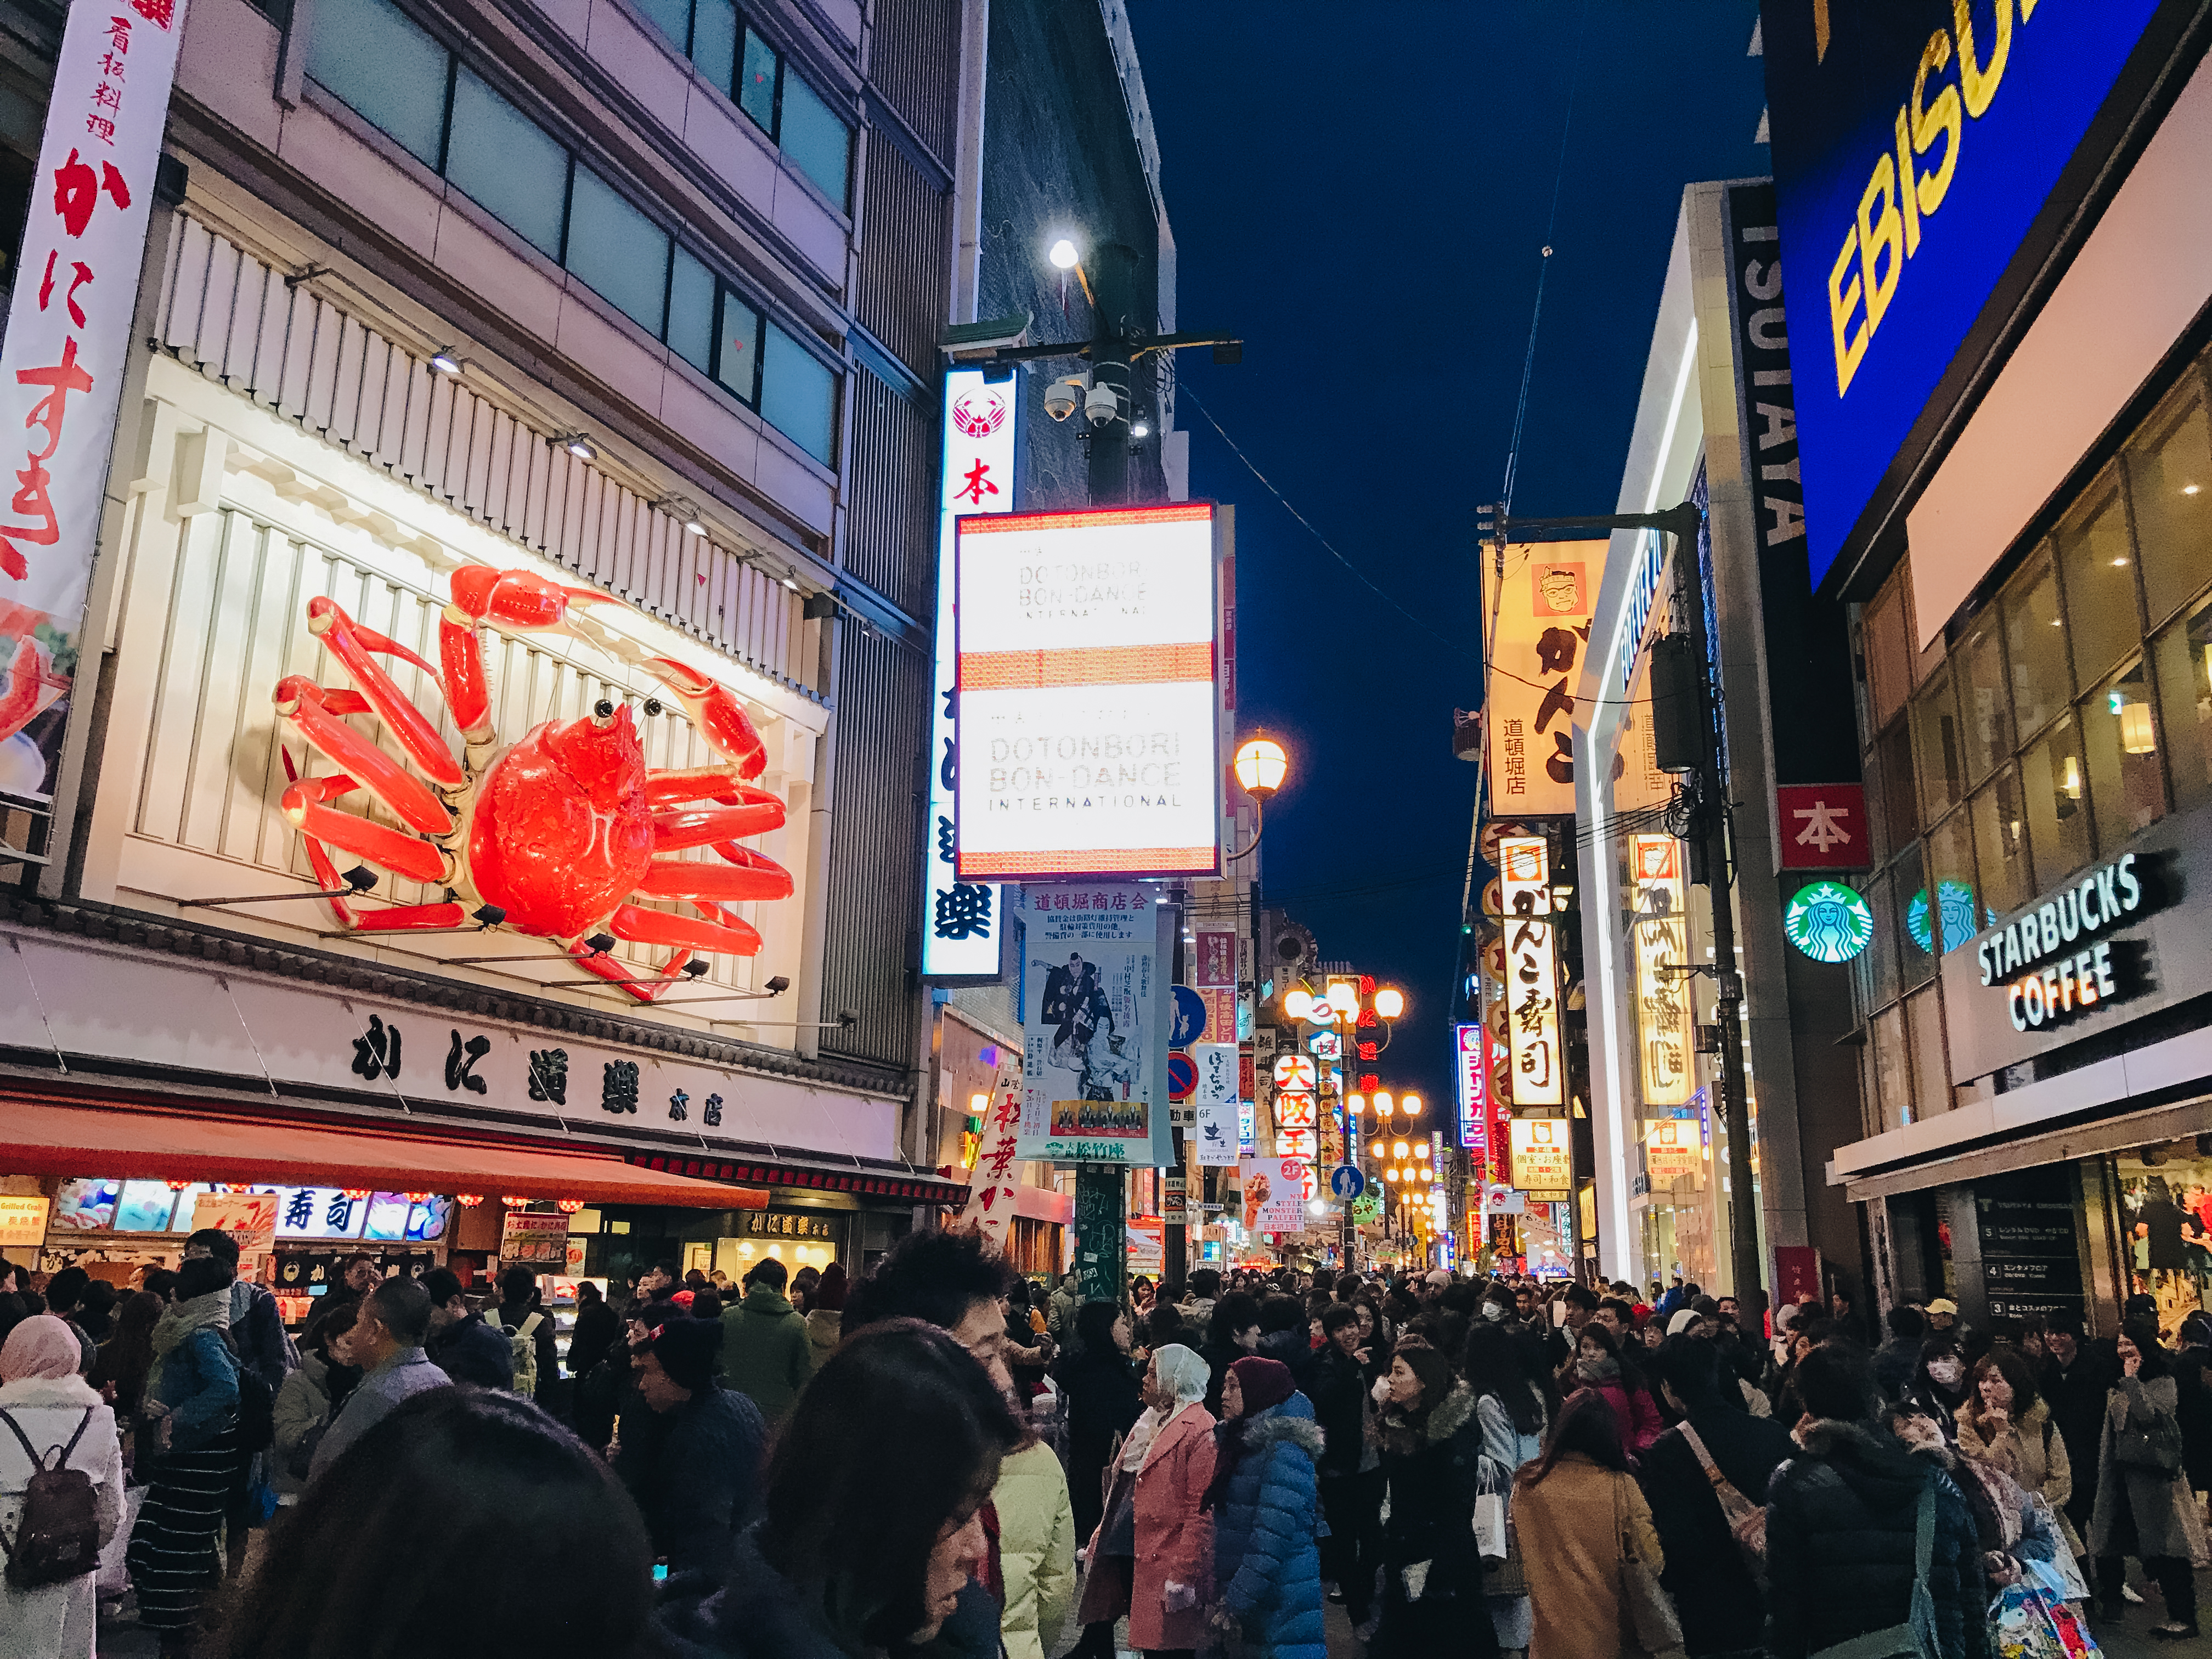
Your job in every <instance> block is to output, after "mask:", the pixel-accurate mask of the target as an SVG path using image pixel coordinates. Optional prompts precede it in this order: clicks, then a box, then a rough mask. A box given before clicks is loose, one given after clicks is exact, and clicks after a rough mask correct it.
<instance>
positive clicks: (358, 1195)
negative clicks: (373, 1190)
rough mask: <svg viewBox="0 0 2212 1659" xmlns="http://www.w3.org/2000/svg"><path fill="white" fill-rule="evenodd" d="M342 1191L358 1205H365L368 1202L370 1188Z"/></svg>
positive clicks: (350, 1188) (344, 1189)
mask: <svg viewBox="0 0 2212 1659" xmlns="http://www.w3.org/2000/svg"><path fill="white" fill-rule="evenodd" d="M341 1190H342V1191H343V1192H344V1194H345V1195H346V1196H347V1197H348V1198H349V1199H351V1200H353V1201H354V1202H355V1203H356V1204H361V1203H364V1202H366V1201H367V1200H368V1188H366V1187H347V1188H342V1189H341Z"/></svg>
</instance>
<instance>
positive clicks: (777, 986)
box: [768, 974, 791, 997]
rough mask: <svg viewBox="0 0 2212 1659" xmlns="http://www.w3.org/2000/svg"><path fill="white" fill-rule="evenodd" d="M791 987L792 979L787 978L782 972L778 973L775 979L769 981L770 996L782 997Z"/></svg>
mask: <svg viewBox="0 0 2212 1659" xmlns="http://www.w3.org/2000/svg"><path fill="white" fill-rule="evenodd" d="M790 988H791V981H789V980H788V979H787V978H785V977H784V976H783V975H781V974H778V975H776V976H775V978H774V979H772V980H770V981H769V982H768V993H769V995H770V996H777V997H780V996H781V995H782V994H784V993H785V992H786V991H788V990H789V989H790Z"/></svg>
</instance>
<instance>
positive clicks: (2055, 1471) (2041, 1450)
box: [1954, 1389, 2081, 1555]
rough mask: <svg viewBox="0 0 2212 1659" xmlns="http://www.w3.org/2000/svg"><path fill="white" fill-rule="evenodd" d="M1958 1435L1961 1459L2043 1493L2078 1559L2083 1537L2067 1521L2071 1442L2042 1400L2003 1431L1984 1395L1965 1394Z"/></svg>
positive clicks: (1978, 1392)
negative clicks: (2068, 1446)
mask: <svg viewBox="0 0 2212 1659" xmlns="http://www.w3.org/2000/svg"><path fill="white" fill-rule="evenodd" d="M1954 1421H1955V1422H1956V1424H1957V1425H1958V1430H1959V1455H1960V1456H1961V1457H1969V1458H1972V1460H1973V1461H1974V1462H1978V1463H1988V1464H1991V1465H1993V1466H1994V1467H1996V1468H1999V1469H2002V1470H2003V1471H2004V1472H2005V1473H2006V1474H2008V1475H2010V1476H2011V1477H2012V1478H2013V1479H2014V1480H2016V1481H2018V1482H2019V1483H2020V1484H2021V1486H2022V1487H2024V1488H2025V1489H2027V1491H2029V1492H2036V1493H2039V1495H2040V1496H2041V1497H2042V1498H2043V1501H2044V1502H2045V1503H2046V1504H2050V1505H2051V1518H2052V1519H2053V1520H2055V1521H2056V1522H2057V1523H2058V1534H2059V1536H2060V1537H2062V1538H2063V1539H2064V1540H2065V1541H2066V1547H2067V1548H2068V1549H2069V1550H2072V1551H2073V1552H2074V1553H2075V1554H2076V1555H2079V1554H2081V1534H2079V1533H2078V1532H2076V1531H2075V1530H2074V1523H2073V1522H2071V1521H2069V1520H2068V1519H2067V1518H2066V1504H2067V1500H2068V1499H2069V1498H2072V1497H2073V1496H2074V1468H2073V1465H2072V1464H2070V1463H2069V1462H2067V1461H2066V1437H2065V1436H2063V1435H2062V1434H2060V1433H2059V1432H2058V1425H2057V1424H2055V1423H2053V1422H2052V1421H2051V1407H2048V1406H2046V1405H2045V1404H2044V1402H2043V1401H2040V1400H2039V1401H2036V1402H2035V1403H2034V1404H2033V1406H2030V1407H2028V1408H2027V1414H2026V1415H2024V1416H2022V1417H2021V1418H2019V1419H2016V1420H2009V1421H2008V1422H2007V1423H2006V1424H2005V1425H2004V1427H2003V1428H2002V1429H1999V1428H1998V1427H1997V1426H1996V1425H1995V1424H1994V1423H1993V1422H1991V1421H1990V1419H1989V1417H1988V1416H1987V1415H1986V1414H1985V1413H1984V1411H1983V1407H1982V1395H1981V1390H1980V1389H1972V1390H1971V1391H1969V1393H1968V1394H1967V1395H1966V1401H1965V1402H1964V1403H1963V1404H1961V1405H1960V1407H1959V1410H1958V1413H1957V1416H1956V1418H1955V1419H1954Z"/></svg>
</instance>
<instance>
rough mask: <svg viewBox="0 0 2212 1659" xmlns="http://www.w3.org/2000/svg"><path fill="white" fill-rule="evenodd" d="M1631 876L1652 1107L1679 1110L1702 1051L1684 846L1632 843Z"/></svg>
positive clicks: (1642, 1039) (1650, 840) (1640, 1024)
mask: <svg viewBox="0 0 2212 1659" xmlns="http://www.w3.org/2000/svg"><path fill="white" fill-rule="evenodd" d="M1628 871H1629V875H1630V878H1632V882H1633V884H1634V885H1633V889H1632V896H1633V902H1634V906H1635V910H1636V929H1635V932H1636V1026H1637V1033H1638V1045H1637V1047H1638V1060H1639V1063H1640V1066H1641V1069H1642V1073H1643V1080H1644V1104H1645V1105H1647V1106H1679V1105H1680V1104H1681V1103H1683V1102H1684V1101H1686V1100H1687V1099H1688V1098H1689V1097H1690V1090H1691V1089H1692V1086H1693V1085H1694V1084H1695V1082H1696V1079H1695V1078H1694V1077H1693V1076H1692V1072H1693V1070H1694V1069H1695V1061H1694V1060H1692V1055H1693V1054H1695V1053H1696V1052H1697V1033H1696V1032H1695V1031H1694V1030H1692V1027H1693V1026H1694V1024H1696V1021H1697V1015H1696V1012H1695V1011H1694V1010H1693V1009H1692V1007H1691V1006H1690V976H1689V974H1688V972H1687V969H1688V966H1689V961H1690V917H1689V901H1688V896H1687V895H1688V888H1687V887H1686V884H1685V883H1684V881H1683V879H1682V843H1681V842H1679V841H1676V840H1675V839H1674V837H1673V836H1630V837H1629V838H1628Z"/></svg>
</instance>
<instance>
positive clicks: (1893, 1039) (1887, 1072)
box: [1874, 1002, 1914, 1129]
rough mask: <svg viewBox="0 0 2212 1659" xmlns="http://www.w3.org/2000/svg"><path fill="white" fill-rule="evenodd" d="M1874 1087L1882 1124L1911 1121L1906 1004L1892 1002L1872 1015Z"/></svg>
mask: <svg viewBox="0 0 2212 1659" xmlns="http://www.w3.org/2000/svg"><path fill="white" fill-rule="evenodd" d="M1874 1087H1875V1098H1877V1099H1878V1100H1880V1101H1881V1127H1883V1128H1885V1129H1894V1128H1898V1127H1901V1126H1903V1125H1905V1124H1907V1123H1911V1122H1912V1121H1914V1120H1913V1113H1912V1063H1911V1055H1910V1054H1908V1053H1907V1051H1906V1048H1905V1005H1904V1004H1903V1003H1901V1002H1899V1003H1895V1004H1893V1005H1892V1006H1889V1007H1887V1008H1885V1009H1883V1010H1882V1011H1881V1012H1880V1013H1878V1014H1876V1015H1875V1017H1874Z"/></svg>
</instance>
